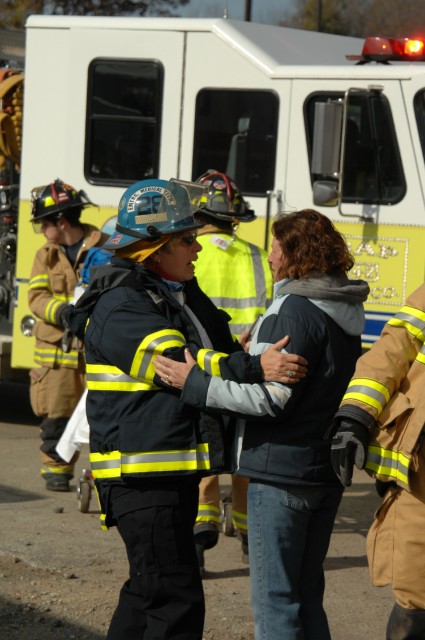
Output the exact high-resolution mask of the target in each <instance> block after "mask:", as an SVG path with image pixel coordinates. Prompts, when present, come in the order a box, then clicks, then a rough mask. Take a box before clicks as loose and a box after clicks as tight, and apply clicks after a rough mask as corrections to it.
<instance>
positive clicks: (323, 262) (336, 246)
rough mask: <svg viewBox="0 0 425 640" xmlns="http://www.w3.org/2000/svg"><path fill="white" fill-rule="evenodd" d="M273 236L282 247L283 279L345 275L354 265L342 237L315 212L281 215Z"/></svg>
mask: <svg viewBox="0 0 425 640" xmlns="http://www.w3.org/2000/svg"><path fill="white" fill-rule="evenodd" d="M272 233H273V235H274V237H275V238H276V240H277V242H278V243H279V245H280V246H281V247H282V266H281V268H280V270H279V274H278V275H279V278H280V279H282V278H302V277H305V276H306V275H308V274H309V273H311V272H312V271H319V272H321V273H328V274H331V273H345V272H347V271H349V270H350V269H351V268H352V266H353V264H354V258H353V256H352V255H351V253H350V251H349V249H348V247H347V244H346V242H345V240H344V238H343V236H342V235H341V234H340V232H339V231H338V230H337V229H335V227H334V225H333V224H332V222H331V221H330V220H329V218H327V217H326V216H324V215H322V214H321V213H319V212H318V211H315V210H314V209H302V210H301V211H296V212H294V213H281V214H278V215H277V216H276V218H275V219H274V222H273V225H272Z"/></svg>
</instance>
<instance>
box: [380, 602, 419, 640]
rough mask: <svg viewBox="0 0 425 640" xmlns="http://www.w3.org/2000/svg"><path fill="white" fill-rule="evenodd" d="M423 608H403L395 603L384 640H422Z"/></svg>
mask: <svg viewBox="0 0 425 640" xmlns="http://www.w3.org/2000/svg"><path fill="white" fill-rule="evenodd" d="M424 638H425V609H405V608H404V607H400V605H399V604H397V603H396V604H395V605H394V607H393V609H392V611H391V614H390V617H389V619H388V625H387V635H386V640H423V639H424Z"/></svg>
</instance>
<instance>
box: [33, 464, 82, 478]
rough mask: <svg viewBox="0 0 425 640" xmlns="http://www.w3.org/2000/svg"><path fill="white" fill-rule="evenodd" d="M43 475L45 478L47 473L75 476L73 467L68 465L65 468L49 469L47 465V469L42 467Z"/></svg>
mask: <svg viewBox="0 0 425 640" xmlns="http://www.w3.org/2000/svg"><path fill="white" fill-rule="evenodd" d="M40 472H41V475H42V476H43V475H44V474H45V473H57V474H58V475H60V474H61V473H67V474H69V473H70V474H71V475H73V474H74V467H73V466H72V465H67V466H65V467H49V466H48V465H46V466H45V467H41V470H40Z"/></svg>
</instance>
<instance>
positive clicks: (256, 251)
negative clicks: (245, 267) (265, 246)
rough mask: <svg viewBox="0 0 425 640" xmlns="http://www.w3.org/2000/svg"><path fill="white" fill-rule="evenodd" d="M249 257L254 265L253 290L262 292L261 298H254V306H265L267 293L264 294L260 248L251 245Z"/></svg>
mask: <svg viewBox="0 0 425 640" xmlns="http://www.w3.org/2000/svg"><path fill="white" fill-rule="evenodd" d="M251 255H252V262H253V264H254V279H255V290H256V291H262V292H263V293H262V295H261V297H257V298H256V301H257V302H256V303H254V306H259V305H261V306H262V307H265V306H267V292H266V289H267V287H266V278H265V275H264V268H263V261H262V258H261V253H260V248H259V247H256V246H255V245H251Z"/></svg>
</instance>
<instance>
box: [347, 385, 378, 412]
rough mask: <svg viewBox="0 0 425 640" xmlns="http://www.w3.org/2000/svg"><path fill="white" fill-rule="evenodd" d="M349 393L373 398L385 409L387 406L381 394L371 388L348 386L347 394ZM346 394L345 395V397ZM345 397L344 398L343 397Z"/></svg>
mask: <svg viewBox="0 0 425 640" xmlns="http://www.w3.org/2000/svg"><path fill="white" fill-rule="evenodd" d="M349 393H361V394H362V395H365V396H369V397H371V398H374V399H375V400H376V401H377V402H379V404H380V405H381V406H382V407H385V405H386V404H387V399H386V397H385V396H384V394H383V393H381V392H380V391H377V390H376V389H373V388H372V387H368V386H366V385H362V384H350V386H349V387H348V389H347V394H349ZM347 394H346V395H347ZM344 397H345V396H344Z"/></svg>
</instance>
